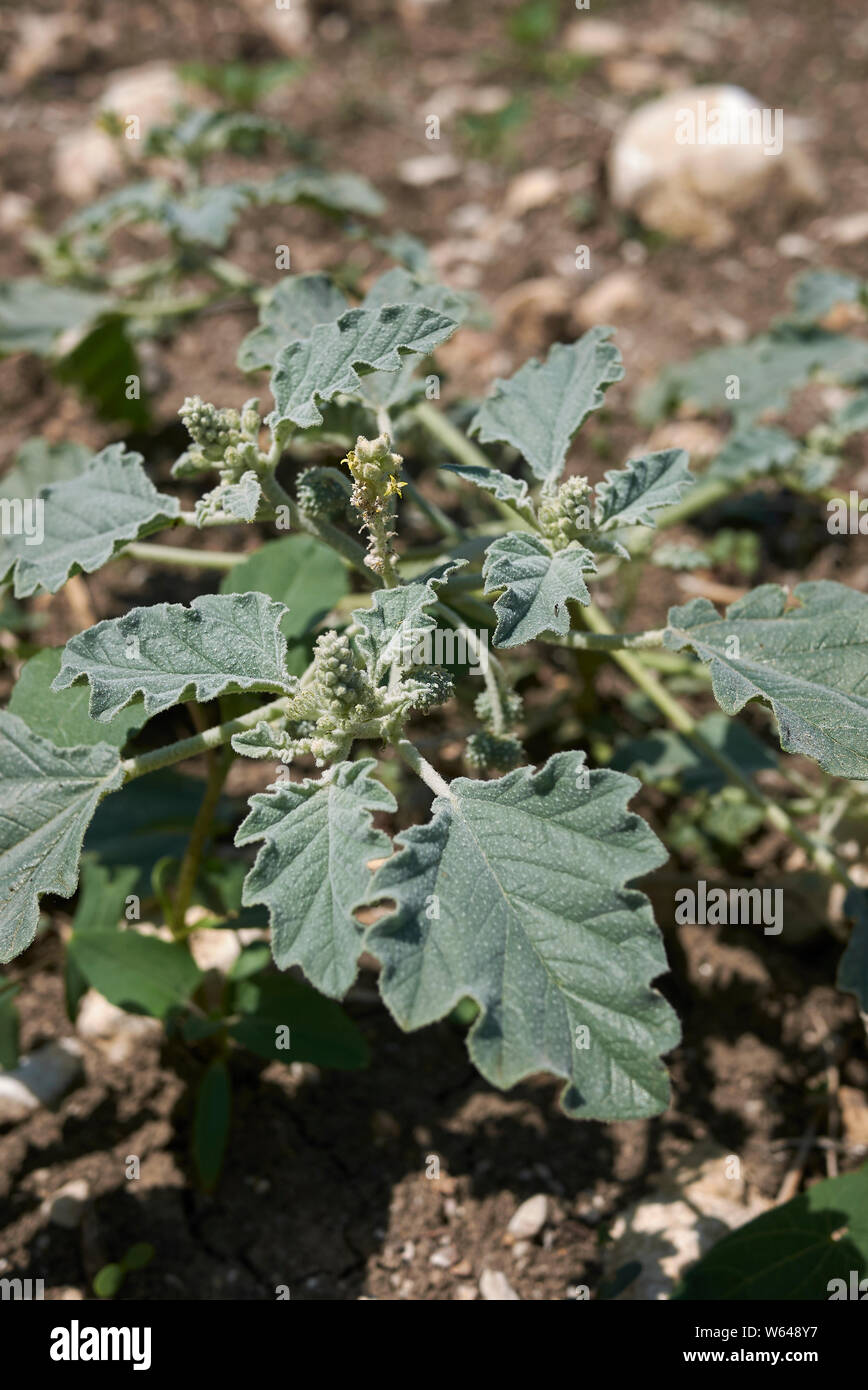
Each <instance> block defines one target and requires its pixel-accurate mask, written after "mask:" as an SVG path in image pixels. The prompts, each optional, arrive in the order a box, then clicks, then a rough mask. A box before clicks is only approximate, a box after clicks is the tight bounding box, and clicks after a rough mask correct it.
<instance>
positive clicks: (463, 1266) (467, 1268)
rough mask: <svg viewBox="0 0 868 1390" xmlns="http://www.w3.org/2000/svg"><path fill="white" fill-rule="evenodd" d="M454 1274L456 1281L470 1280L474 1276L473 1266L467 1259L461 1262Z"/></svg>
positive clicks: (456, 1266)
mask: <svg viewBox="0 0 868 1390" xmlns="http://www.w3.org/2000/svg"><path fill="white" fill-rule="evenodd" d="M452 1273H453V1274H454V1275H455V1278H456V1279H469V1278H470V1277H471V1275H472V1274H473V1265H472V1264H471V1263H470V1261H469V1260H467V1259H464V1260H459V1261H458V1263H457V1265H455V1266H454V1267H453V1270H452ZM474 1292H475V1289H474Z"/></svg>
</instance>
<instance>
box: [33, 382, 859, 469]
mask: <svg viewBox="0 0 868 1390" xmlns="http://www.w3.org/2000/svg"><path fill="white" fill-rule="evenodd" d="M829 425H830V426H831V428H832V429H833V430H834V431H835V433H836V434H838V435H839V436H840V437H842V438H843V439H846V438H847V437H848V436H849V435H851V434H861V433H862V432H863V431H864V430H868V391H861V392H860V393H859V394H858V395H856V396H853V397H852V399H851V400H849V401H848V402H847V404H846V405H842V406H841V409H840V410H836V411H835V413H834V415H832V416H831V418H830V420H829ZM7 477H8V474H7Z"/></svg>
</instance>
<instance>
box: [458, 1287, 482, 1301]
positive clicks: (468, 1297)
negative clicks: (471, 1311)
mask: <svg viewBox="0 0 868 1390" xmlns="http://www.w3.org/2000/svg"><path fill="white" fill-rule="evenodd" d="M478 1297H479V1294H478V1292H477V1288H476V1285H475V1284H456V1286H455V1292H454V1294H453V1298H456V1299H457V1300H458V1302H459V1303H472V1302H473V1300H474V1299H475V1298H478Z"/></svg>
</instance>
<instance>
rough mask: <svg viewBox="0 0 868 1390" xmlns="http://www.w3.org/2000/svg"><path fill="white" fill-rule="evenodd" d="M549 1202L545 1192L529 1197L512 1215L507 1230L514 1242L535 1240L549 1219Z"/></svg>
mask: <svg viewBox="0 0 868 1390" xmlns="http://www.w3.org/2000/svg"><path fill="white" fill-rule="evenodd" d="M548 1209H549V1201H548V1197H547V1196H546V1194H545V1193H544V1192H537V1193H536V1194H535V1195H534V1196H533V1197H528V1199H527V1201H526V1202H522V1204H521V1206H520V1207H518V1208H517V1209H516V1210H515V1211H514V1212H513V1214H512V1218H511V1220H510V1223H509V1225H508V1226H507V1228H506V1231H507V1235H510V1236H512V1238H513V1240H533V1238H534V1236H538V1235H539V1233H540V1231H541V1230H542V1228H543V1226H544V1225H545V1224H546V1218H547V1217H548Z"/></svg>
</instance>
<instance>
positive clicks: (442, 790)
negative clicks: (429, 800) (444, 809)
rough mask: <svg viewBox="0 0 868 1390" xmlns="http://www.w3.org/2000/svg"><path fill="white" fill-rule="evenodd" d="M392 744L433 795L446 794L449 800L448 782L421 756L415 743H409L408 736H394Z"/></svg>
mask: <svg viewBox="0 0 868 1390" xmlns="http://www.w3.org/2000/svg"><path fill="white" fill-rule="evenodd" d="M392 746H393V747H394V748H395V749H396V750H397V752H398V753H399V754H400V756H401V757H402V758H403V759H404V762H405V763H406V764H407V766H408V767H409V768H412V769H413V771H414V772H415V774H416V776H417V777H421V779H422V781H423V782H424V783H425V786H426V787H428V788H429V789H430V790H431V791H432V792H433V793H434V795H435V796H446V797H448V798H449V800H450V801H454V799H455V798H454V797H453V795H452V792H451V790H450V788H449V783H448V782H447V781H445V780H444V779H443V778H442V777H441V776H440V773H439V772H438V771H437V770H436V768H433V767H432V766H431V764H430V763H429V762H428V759H427V758H423V757H422V754H421V753H420V752H419V749H418V748H417V747H416V745H415V743H411V742H410V740H409V739H408V738H396V739H395V740H394V741H393V744H392Z"/></svg>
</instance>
